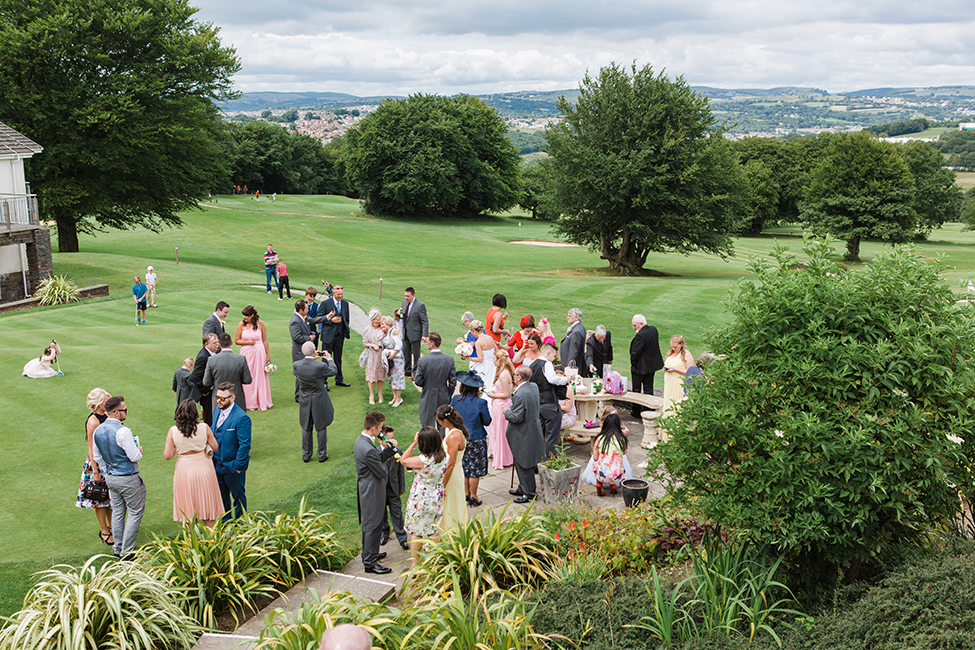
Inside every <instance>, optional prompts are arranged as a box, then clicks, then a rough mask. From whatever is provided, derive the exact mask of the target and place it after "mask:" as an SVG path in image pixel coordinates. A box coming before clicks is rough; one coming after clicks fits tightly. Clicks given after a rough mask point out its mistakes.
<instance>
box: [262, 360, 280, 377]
mask: <svg viewBox="0 0 975 650" xmlns="http://www.w3.org/2000/svg"><path fill="white" fill-rule="evenodd" d="M277 369H278V367H277V366H276V365H274V364H273V363H271V362H270V361H268V362H267V363H266V364H264V372H265V373H267V374H269V375H270V374H271V373H272V372H275V371H276V370H277Z"/></svg>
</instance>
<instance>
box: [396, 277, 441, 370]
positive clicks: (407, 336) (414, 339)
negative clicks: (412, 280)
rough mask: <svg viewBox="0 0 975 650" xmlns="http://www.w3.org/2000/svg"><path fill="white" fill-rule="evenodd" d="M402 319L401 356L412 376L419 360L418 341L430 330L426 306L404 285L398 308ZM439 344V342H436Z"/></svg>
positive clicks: (411, 288) (411, 289)
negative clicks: (401, 303) (404, 288)
mask: <svg viewBox="0 0 975 650" xmlns="http://www.w3.org/2000/svg"><path fill="white" fill-rule="evenodd" d="M400 313H401V314H402V319H403V358H404V359H405V362H406V363H405V372H406V376H407V377H412V376H413V374H414V373H415V372H416V366H417V363H418V362H419V361H420V341H426V338H427V334H428V333H429V332H430V323H429V322H428V321H427V306H426V305H424V304H423V303H422V302H420V301H419V300H417V299H416V292H415V291H413V287H406V290H405V291H404V292H403V306H402V307H401V308H400ZM437 345H438V346H439V343H438V344H437Z"/></svg>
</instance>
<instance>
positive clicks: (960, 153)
mask: <svg viewBox="0 0 975 650" xmlns="http://www.w3.org/2000/svg"><path fill="white" fill-rule="evenodd" d="M934 146H936V147H937V148H938V150H939V151H940V152H941V153H942V155H944V157H945V164H947V165H948V166H949V167H953V168H955V169H967V170H969V171H971V170H975V131H951V132H949V133H945V134H944V135H942V136H941V137H940V138H939V139H938V141H937V142H936V143H934Z"/></svg>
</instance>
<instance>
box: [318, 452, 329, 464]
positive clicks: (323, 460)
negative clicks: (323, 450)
mask: <svg viewBox="0 0 975 650" xmlns="http://www.w3.org/2000/svg"><path fill="white" fill-rule="evenodd" d="M326 460H328V454H325V458H319V459H318V462H319V463H324V462H325V461H326Z"/></svg>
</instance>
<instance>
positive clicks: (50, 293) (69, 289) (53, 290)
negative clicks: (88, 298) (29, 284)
mask: <svg viewBox="0 0 975 650" xmlns="http://www.w3.org/2000/svg"><path fill="white" fill-rule="evenodd" d="M34 297H35V298H40V299H41V304H42V305H63V304H65V303H68V302H77V301H78V300H81V296H80V294H79V293H78V287H77V286H76V285H75V283H74V282H72V281H71V280H69V279H68V278H66V277H65V276H63V275H52V276H49V277H46V278H44V279H43V280H42V281H41V284H40V285H39V286H38V287H37V291H35V292H34Z"/></svg>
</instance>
